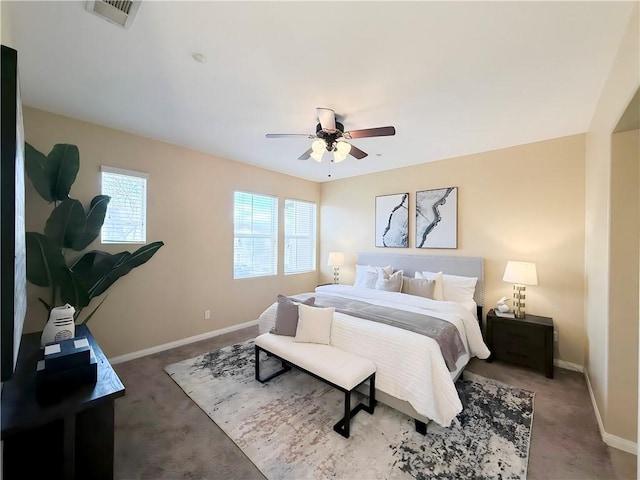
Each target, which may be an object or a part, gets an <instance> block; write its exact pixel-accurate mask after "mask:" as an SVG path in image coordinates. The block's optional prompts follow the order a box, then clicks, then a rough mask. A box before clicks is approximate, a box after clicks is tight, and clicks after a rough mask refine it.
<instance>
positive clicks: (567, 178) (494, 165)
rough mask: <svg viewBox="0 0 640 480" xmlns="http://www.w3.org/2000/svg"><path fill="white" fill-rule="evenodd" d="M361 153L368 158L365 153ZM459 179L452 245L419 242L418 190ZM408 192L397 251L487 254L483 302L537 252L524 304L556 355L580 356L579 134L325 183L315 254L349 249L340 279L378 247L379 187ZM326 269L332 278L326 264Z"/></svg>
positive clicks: (349, 278) (348, 278) (502, 290)
mask: <svg viewBox="0 0 640 480" xmlns="http://www.w3.org/2000/svg"><path fill="white" fill-rule="evenodd" d="M364 161H367V160H364ZM449 186H456V187H458V248H457V249H452V250H442V249H416V248H415V247H414V246H415V221H414V217H413V215H415V209H414V206H415V192H416V191H418V190H426V189H432V188H442V187H449ZM404 192H409V194H410V204H411V207H410V212H411V213H410V215H412V216H411V217H410V220H411V221H410V243H409V245H410V248H408V249H393V252H394V253H398V252H402V253H411V254H421V253H424V254H436V255H466V256H481V257H484V259H485V279H486V296H485V298H486V305H487V308H485V312H486V311H487V310H488V309H489V308H491V307H492V306H494V305H495V302H496V301H497V300H498V299H499V298H500V297H502V296H503V295H508V296H510V295H511V288H512V287H511V285H509V284H506V283H504V282H503V281H502V275H503V273H504V268H505V265H506V262H507V261H508V260H522V261H531V262H535V263H536V266H537V269H538V277H539V285H538V286H531V287H528V288H527V297H528V298H527V311H529V312H530V313H534V314H538V315H544V316H549V317H553V319H554V323H555V328H556V329H557V330H558V332H559V352H558V353H559V358H561V359H562V360H564V361H567V362H571V363H574V364H577V365H582V364H583V353H584V342H585V331H584V281H583V278H584V202H585V198H584V136H583V135H576V136H571V137H565V138H559V139H554V140H549V141H545V142H539V143H533V144H529V145H523V146H518V147H513V148H507V149H502V150H496V151H492V152H486V153H479V154H474V155H468V156H464V157H459V158H453V159H447V160H445V161H439V162H431V163H425V164H422V165H418V166H413V167H407V168H402V169H397V170H391V171H387V172H382V173H376V174H371V175H366V176H361V177H355V178H350V179H345V180H338V181H333V182H329V183H323V184H322V208H321V239H322V244H321V258H325V257H326V256H327V254H328V252H329V251H333V250H338V251H343V252H345V257H346V259H345V260H346V264H347V265H345V266H344V267H342V268H341V269H340V272H341V282H342V283H350V282H353V278H354V268H355V267H354V265H355V262H356V253H357V252H359V251H382V250H383V249H381V248H377V249H376V248H375V247H374V214H375V196H376V195H385V194H393V193H404ZM322 268H323V279H324V280H326V281H328V280H329V279H330V274H331V272H330V269H329V267H326V266H324V264H322Z"/></svg>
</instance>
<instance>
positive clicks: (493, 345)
mask: <svg viewBox="0 0 640 480" xmlns="http://www.w3.org/2000/svg"><path fill="white" fill-rule="evenodd" d="M486 333H487V347H489V350H490V351H491V356H490V357H489V358H488V359H487V361H488V362H492V361H493V360H504V361H506V362H511V363H515V364H517V365H522V366H525V367H531V368H535V369H537V370H541V371H543V372H544V373H545V375H546V376H547V378H553V320H552V319H551V318H549V317H539V316H538V315H529V314H526V315H525V317H524V318H508V317H499V316H497V315H496V314H495V312H494V310H493V309H491V310H489V312H488V313H487V332H486Z"/></svg>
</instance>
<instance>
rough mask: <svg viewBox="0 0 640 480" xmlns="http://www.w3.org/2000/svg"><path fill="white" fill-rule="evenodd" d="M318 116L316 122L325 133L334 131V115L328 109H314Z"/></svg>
mask: <svg viewBox="0 0 640 480" xmlns="http://www.w3.org/2000/svg"><path fill="white" fill-rule="evenodd" d="M316 113H317V115H318V121H319V122H320V126H321V127H322V130H324V131H325V132H329V133H333V132H335V131H336V114H335V112H334V111H333V110H331V109H330V108H321V107H318V108H316Z"/></svg>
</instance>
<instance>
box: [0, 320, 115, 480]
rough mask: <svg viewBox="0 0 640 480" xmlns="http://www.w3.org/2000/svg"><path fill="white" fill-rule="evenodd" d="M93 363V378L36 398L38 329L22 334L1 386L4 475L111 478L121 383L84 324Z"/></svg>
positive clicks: (81, 330)
mask: <svg viewBox="0 0 640 480" xmlns="http://www.w3.org/2000/svg"><path fill="white" fill-rule="evenodd" d="M76 337H87V339H88V340H89V344H90V345H91V347H92V349H93V352H94V354H95V356H96V360H97V363H98V380H97V382H96V383H95V385H86V386H83V387H80V388H77V389H74V390H72V391H70V392H69V393H68V394H65V395H64V396H62V397H61V398H60V399H59V400H57V401H55V402H54V403H45V404H43V403H39V402H38V400H36V364H37V362H38V360H40V359H42V354H43V353H42V350H41V349H40V333H30V334H26V335H23V337H22V343H21V345H20V351H19V355H18V362H17V365H16V370H15V373H14V374H13V376H12V377H11V379H10V380H9V381H7V382H5V383H4V385H3V388H2V440H3V442H4V451H3V455H2V457H3V458H2V463H3V465H2V468H3V475H2V478H3V479H4V480H13V479H21V478H38V477H39V478H47V479H65V480H71V479H88V478H91V479H95V480H100V479H109V480H112V479H113V448H114V445H113V441H114V402H115V400H116V398H119V397H122V396H124V394H125V388H124V385H123V384H122V382H121V381H120V379H119V378H118V375H117V374H116V372H115V371H114V370H113V368H112V367H111V364H110V363H109V361H108V360H107V358H106V357H105V355H104V353H103V352H102V350H101V349H100V346H99V345H98V344H97V343H96V341H95V339H94V338H93V335H92V334H91V332H90V331H89V328H88V327H87V326H86V325H78V326H76Z"/></svg>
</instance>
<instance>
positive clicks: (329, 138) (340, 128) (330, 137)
mask: <svg viewBox="0 0 640 480" xmlns="http://www.w3.org/2000/svg"><path fill="white" fill-rule="evenodd" d="M342 132H344V125H342V124H341V123H340V122H336V131H335V132H327V131H326V130H324V129H323V128H322V125H320V124H319V123H318V124H317V125H316V137H318V138H321V139H322V140H324V141H325V143H326V144H327V151H329V152H332V151H333V149H334V148H335V142H336V140H338V139H339V138H341V137H342Z"/></svg>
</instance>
